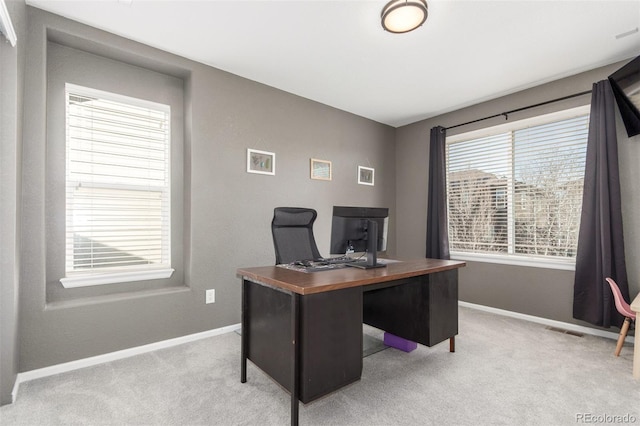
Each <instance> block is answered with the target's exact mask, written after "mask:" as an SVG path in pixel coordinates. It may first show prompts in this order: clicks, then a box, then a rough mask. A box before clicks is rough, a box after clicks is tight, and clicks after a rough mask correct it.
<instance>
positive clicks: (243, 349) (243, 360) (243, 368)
mask: <svg viewBox="0 0 640 426" xmlns="http://www.w3.org/2000/svg"><path fill="white" fill-rule="evenodd" d="M248 285H249V284H248V283H247V280H244V279H243V280H242V314H241V329H240V330H241V333H242V335H241V336H240V383H246V382H247V349H248V348H247V345H248V343H249V335H248V327H247V324H248V320H249V309H248V308H249V307H248V306H247V303H248V302H247V286H248Z"/></svg>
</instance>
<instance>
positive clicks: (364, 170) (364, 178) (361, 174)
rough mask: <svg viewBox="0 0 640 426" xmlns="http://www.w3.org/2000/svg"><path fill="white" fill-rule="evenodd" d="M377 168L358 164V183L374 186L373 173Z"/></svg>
mask: <svg viewBox="0 0 640 426" xmlns="http://www.w3.org/2000/svg"><path fill="white" fill-rule="evenodd" d="M374 174H375V170H374V169H372V168H371V167H364V166H358V183H359V184H360V185H371V186H373V175H374Z"/></svg>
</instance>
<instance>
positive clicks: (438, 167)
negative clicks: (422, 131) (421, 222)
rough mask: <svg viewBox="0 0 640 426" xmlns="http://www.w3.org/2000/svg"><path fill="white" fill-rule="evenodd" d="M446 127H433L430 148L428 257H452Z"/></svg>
mask: <svg viewBox="0 0 640 426" xmlns="http://www.w3.org/2000/svg"><path fill="white" fill-rule="evenodd" d="M446 137H447V133H446V129H445V128H444V127H441V126H436V127H434V128H432V129H431V142H430V143H431V145H430V149H429V192H428V200H427V201H428V203H429V205H428V208H427V257H428V258H432V259H450V257H449V229H448V225H447V193H446V188H447V175H446V170H445V139H446Z"/></svg>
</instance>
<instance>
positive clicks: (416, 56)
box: [27, 0, 640, 127]
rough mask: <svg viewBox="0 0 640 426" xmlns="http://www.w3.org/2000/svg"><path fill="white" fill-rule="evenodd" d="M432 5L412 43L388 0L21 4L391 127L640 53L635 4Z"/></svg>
mask: <svg viewBox="0 0 640 426" xmlns="http://www.w3.org/2000/svg"><path fill="white" fill-rule="evenodd" d="M427 1H428V5H429V17H428V19H427V22H426V23H425V24H424V25H423V26H422V27H421V28H419V29H418V30H416V31H414V32H412V33H407V34H391V33H387V32H385V31H384V30H383V29H382V27H381V26H380V11H381V10H382V7H383V6H384V5H385V3H386V2H387V0H376V1H372V0H342V1H330V0H297V1H275V0H272V1H265V0H262V1H246V0H235V1H221V0H201V1H178V0H174V1H157V0H133V1H131V0H101V1H98V0H94V1H78V0H75V1H65V0H27V4H29V5H31V6H34V7H37V8H41V9H44V10H47V11H50V12H53V13H56V14H59V15H62V16H65V17H68V18H70V19H73V20H76V21H80V22H82V23H85V24H89V25H91V26H94V27H97V28H100V29H103V30H106V31H109V32H112V33H115V34H118V35H121V36H123V37H126V38H129V39H132V40H136V41H139V42H142V43H145V44H148V45H150V46H153V47H157V48H160V49H163V50H165V51H168V52H172V53H175V54H178V55H180V56H183V57H186V58H189V59H192V60H195V61H198V62H201V63H204V64H208V65H211V66H213V67H216V68H219V69H222V70H225V71H229V72H231V73H233V74H237V75H240V76H243V77H246V78H248V79H251V80H255V81H258V82H261V83H264V84H267V85H269V86H273V87H276V88H278V89H281V90H284V91H287V92H290V93H294V94H296V95H299V96H302V97H305V98H308V99H312V100H315V101H318V102H322V103H323V104H327V105H330V106H333V107H335V108H338V109H341V110H344V111H349V112H351V113H354V114H357V115H360V116H363V117H367V118H370V119H372V120H375V121H378V122H381V123H385V124H389V125H391V126H394V127H398V126H401V125H404V124H408V123H412V122H415V121H418V120H421V119H424V118H428V117H432V116H435V115H439V114H442V113H445V112H448V111H453V110H456V109H459V108H462V107H465V106H469V105H473V104H475V103H478V102H481V101H485V100H489V99H493V98H496V97H499V96H502V95H505V94H509V93H513V92H516V91H518V90H522V89H526V88H528V87H533V86H536V85H538V84H541V83H544V82H548V81H552V80H556V79H558V78H561V77H566V76H569V75H573V74H577V73H579V72H582V71H586V70H589V69H592V68H595V67H598V66H602V65H607V64H610V63H613V62H616V61H620V60H624V59H629V58H632V57H634V56H637V55H639V54H640V32H638V31H637V28H638V27H640V1H639V0H634V1H616V0H600V1H577V0H564V1H562V0H561V1H558V0H556V1H545V0H533V1H519V0H502V1H496V0H427ZM634 31H635V32H634ZM629 32H631V34H628V35H623V34H625V33H629ZM621 35H623V36H621Z"/></svg>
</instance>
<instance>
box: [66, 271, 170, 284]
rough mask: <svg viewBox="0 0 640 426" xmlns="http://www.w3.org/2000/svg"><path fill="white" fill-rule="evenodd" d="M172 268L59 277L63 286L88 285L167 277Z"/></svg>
mask: <svg viewBox="0 0 640 426" xmlns="http://www.w3.org/2000/svg"><path fill="white" fill-rule="evenodd" d="M173 271H174V270H173V269H171V268H164V269H151V270H146V271H127V272H109V273H103V274H90V275H78V276H75V277H65V278H61V279H60V282H61V283H62V286H63V287H64V288H76V287H89V286H94V285H103V284H115V283H127V282H132V281H145V280H156V279H162V278H169V277H170V276H171V275H172V274H173Z"/></svg>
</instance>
